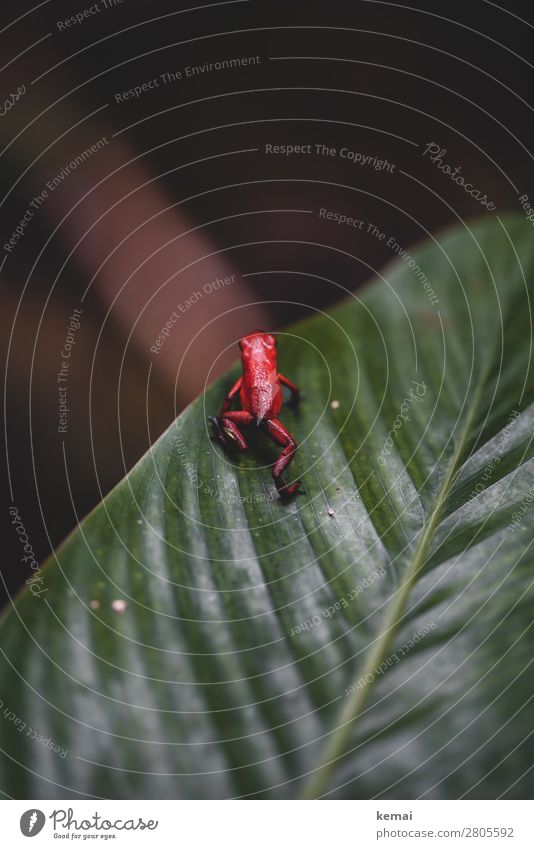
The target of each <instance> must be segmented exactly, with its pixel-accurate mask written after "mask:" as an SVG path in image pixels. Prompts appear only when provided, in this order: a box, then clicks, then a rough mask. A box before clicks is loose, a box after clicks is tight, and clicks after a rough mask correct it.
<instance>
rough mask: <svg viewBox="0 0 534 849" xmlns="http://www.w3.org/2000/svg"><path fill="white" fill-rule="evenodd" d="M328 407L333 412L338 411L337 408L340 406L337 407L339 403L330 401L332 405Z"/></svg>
mask: <svg viewBox="0 0 534 849" xmlns="http://www.w3.org/2000/svg"><path fill="white" fill-rule="evenodd" d="M330 406H331V407H332V409H333V410H338V409H339V406H340V405H339V401H332V403H331V404H330Z"/></svg>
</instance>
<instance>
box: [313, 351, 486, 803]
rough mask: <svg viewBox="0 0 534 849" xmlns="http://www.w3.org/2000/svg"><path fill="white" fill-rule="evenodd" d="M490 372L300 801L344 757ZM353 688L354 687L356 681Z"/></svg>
mask: <svg viewBox="0 0 534 849" xmlns="http://www.w3.org/2000/svg"><path fill="white" fill-rule="evenodd" d="M492 362H493V358H492V357H488V363H492ZM490 372H491V368H490V366H489V365H487V366H486V368H485V369H484V370H483V371H482V373H481V376H480V378H479V382H478V385H477V386H476V388H475V391H474V393H473V397H472V403H471V408H470V410H469V412H468V413H467V415H466V418H465V423H464V427H463V429H462V431H461V434H460V439H459V441H458V446H457V448H456V450H455V451H454V454H453V456H452V458H451V462H450V464H449V468H448V470H447V473H446V475H445V477H444V479H443V483H442V486H441V488H440V490H439V492H438V496H437V498H436V503H435V505H434V508H433V510H432V512H431V513H430V515H429V517H428V519H427V521H426V522H425V524H424V526H423V528H422V532H421V537H420V540H419V543H418V545H417V548H416V550H415V552H414V555H413V559H412V561H411V563H409V564H408V566H407V568H406V572H405V579H404V582H403V583H402V584H401V586H400V587H399V589H398V590H397V592H396V594H395V596H394V597H393V599H392V601H391V602H390V605H389V608H388V609H387V611H386V614H385V617H384V627H383V629H382V631H381V633H380V635H379V636H378V638H377V640H376V641H375V644H374V647H373V648H372V649H371V651H370V652H369V654H368V659H367V662H366V663H365V665H364V667H363V670H362V671H361V672H360V674H359V676H358V681H363V684H362V686H361V687H359V688H356V689H355V692H354V693H352V694H350V696H349V697H348V698H347V701H346V702H345V704H344V705H343V707H342V709H341V711H340V712H339V715H338V718H337V721H336V722H335V724H334V730H333V731H331V732H329V735H330V739H329V740H328V742H327V743H326V745H325V747H324V749H323V752H322V754H321V755H320V758H319V761H320V762H319V765H318V766H317V767H316V768H315V769H314V770H312V771H311V777H310V779H309V780H308V781H307V782H306V784H305V785H304V787H303V790H302V792H301V794H300V796H299V798H301V799H317V798H320V797H321V796H322V795H323V794H325V792H326V791H327V790H328V784H329V781H330V778H331V777H332V774H333V773H334V772H335V770H336V769H337V767H338V762H339V760H340V758H342V757H343V755H344V754H345V751H346V747H347V743H348V741H349V739H350V737H351V735H352V733H353V731H354V728H355V726H356V723H357V720H358V718H359V716H360V715H361V713H362V711H363V708H364V707H365V705H366V704H367V701H368V699H369V697H370V695H371V691H372V689H373V685H374V682H375V679H376V677H377V676H376V675H375V674H374V672H375V670H376V669H377V668H378V667H379V666H380V664H381V663H382V662H383V661H384V660H386V658H387V653H388V651H389V648H390V646H391V643H392V641H393V637H394V636H395V632H396V630H397V627H398V625H399V623H400V621H401V620H402V617H403V615H404V613H405V612H406V607H407V602H408V600H409V598H410V595H411V591H412V589H413V586H414V584H415V581H416V579H417V576H418V575H419V572H420V570H421V568H422V566H423V564H424V563H425V560H426V557H427V554H428V552H429V549H430V546H431V543H432V539H433V535H434V533H435V531H436V529H437V528H438V526H439V523H440V521H441V518H442V514H443V509H444V506H445V503H446V501H447V498H448V496H449V493H450V491H451V488H452V484H453V481H454V478H455V477H456V474H457V471H458V468H459V466H460V464H461V461H462V457H463V453H464V450H465V447H466V444H467V440H468V436H469V433H470V430H471V427H472V424H473V421H474V419H475V417H476V414H477V411H478V407H479V404H480V400H481V397H482V394H483V391H484V386H485V384H486V381H487V379H488V375H489V374H490ZM368 675H370V676H371V682H370V683H368V682H367V680H366V679H367V676H368ZM354 684H356V681H355V682H354Z"/></svg>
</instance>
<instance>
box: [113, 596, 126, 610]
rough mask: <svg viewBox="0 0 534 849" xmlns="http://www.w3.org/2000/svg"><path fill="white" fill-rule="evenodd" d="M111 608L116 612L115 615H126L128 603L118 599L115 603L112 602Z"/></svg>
mask: <svg viewBox="0 0 534 849" xmlns="http://www.w3.org/2000/svg"><path fill="white" fill-rule="evenodd" d="M111 608H112V610H114V611H115V613H124V611H125V610H126V602H125V601H123V599H122V598H116V599H115V601H112V602H111Z"/></svg>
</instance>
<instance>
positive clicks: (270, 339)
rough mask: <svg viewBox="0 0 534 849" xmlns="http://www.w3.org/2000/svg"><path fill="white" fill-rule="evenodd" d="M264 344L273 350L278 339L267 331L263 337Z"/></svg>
mask: <svg viewBox="0 0 534 849" xmlns="http://www.w3.org/2000/svg"><path fill="white" fill-rule="evenodd" d="M263 344H264V345H265V347H266V348H268V349H269V350H272V349H273V348H276V339H275V338H274V336H272V335H271V334H270V333H266V334H265V336H264V337H263Z"/></svg>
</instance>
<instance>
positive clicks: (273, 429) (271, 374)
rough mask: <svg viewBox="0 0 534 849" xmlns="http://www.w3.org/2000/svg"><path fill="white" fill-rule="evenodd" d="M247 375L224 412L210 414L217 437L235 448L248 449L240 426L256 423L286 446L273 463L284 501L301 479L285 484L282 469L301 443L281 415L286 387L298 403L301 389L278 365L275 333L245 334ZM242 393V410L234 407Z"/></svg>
mask: <svg viewBox="0 0 534 849" xmlns="http://www.w3.org/2000/svg"><path fill="white" fill-rule="evenodd" d="M239 347H240V348H241V362H242V365H243V375H242V376H241V377H239V378H238V379H237V380H236V382H235V383H234V385H233V386H232V388H231V389H230V391H229V393H228V395H227V396H226V398H225V399H224V402H223V405H222V408H221V414H220V416H219V417H218V418H217V417H215V416H210V421H211V422H212V424H213V428H214V431H215V436H216V437H217V439H218V440H219V442H220V443H221V445H223V446H224V447H225V448H227V449H230V450H231V451H246V450H247V447H248V446H247V443H246V441H245V438H244V436H243V434H242V433H241V431H240V427H243V426H247V425H256V426H257V427H261V429H262V430H263V431H264V432H265V433H266V434H267V436H269V437H270V438H271V439H272V440H273V442H276V444H277V445H281V446H282V452H281V454H280V456H279V457H278V460H277V461H276V463H275V464H274V466H273V478H274V482H275V484H276V488H277V490H278V493H279V495H280V498H281V499H282V500H283V501H286V500H288V499H289V498H291V497H292V496H293V495H297V494H298V493H299V492H301V490H299V486H300V481H293V483H290V484H285V483H284V482H283V481H282V472H284V471H285V469H287V467H288V466H289V464H290V463H291V461H292V459H293V457H294V455H295V451H296V450H297V443H296V442H295V440H294V439H293V437H292V435H291V434H290V433H289V431H288V430H287V429H286V428H285V427H284V425H283V424H282V422H280V421H279V420H278V418H277V416H278V413H279V412H280V410H281V408H282V401H283V398H282V386H287V388H288V389H289V390H290V392H291V397H292V401H294V402H298V401H299V399H300V392H299V390H298V388H297V386H295V384H294V383H293V382H292V381H291V380H288V378H287V377H284V375H283V374H279V373H278V371H277V367H276V338H275V337H274V336H273V335H272V333H264V332H263V330H255V331H254V332H253V333H249V335H248V336H243V338H242V339H241V340H240V342H239ZM238 392H239V400H240V402H241V409H240V410H231V406H232V402H233V400H234V398H235V396H236V395H237V393H238Z"/></svg>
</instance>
